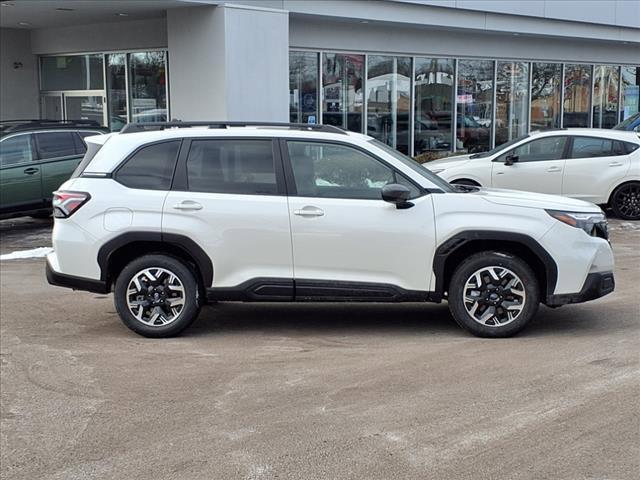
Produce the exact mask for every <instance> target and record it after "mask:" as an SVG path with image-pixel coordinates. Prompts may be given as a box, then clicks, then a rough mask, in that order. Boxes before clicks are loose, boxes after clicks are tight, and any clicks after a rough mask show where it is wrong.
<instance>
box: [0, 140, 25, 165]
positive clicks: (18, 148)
mask: <svg viewBox="0 0 640 480" xmlns="http://www.w3.org/2000/svg"><path fill="white" fill-rule="evenodd" d="M32 160H33V151H32V147H31V135H17V136H15V137H10V138H7V139H6V140H3V141H2V142H0V167H11V166H13V165H18V164H21V163H28V162H30V161H32Z"/></svg>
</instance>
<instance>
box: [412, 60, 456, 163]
mask: <svg viewBox="0 0 640 480" xmlns="http://www.w3.org/2000/svg"><path fill="white" fill-rule="evenodd" d="M453 79H454V60H452V59H447V58H420V57H418V58H416V77H415V83H414V84H415V121H414V133H413V145H414V155H415V157H416V159H417V160H419V161H421V162H426V161H429V160H434V159H436V158H440V157H443V156H446V155H447V154H448V152H449V151H451V135H452V133H451V132H452V128H451V118H452V117H453V104H452V102H453V81H454V80H453Z"/></svg>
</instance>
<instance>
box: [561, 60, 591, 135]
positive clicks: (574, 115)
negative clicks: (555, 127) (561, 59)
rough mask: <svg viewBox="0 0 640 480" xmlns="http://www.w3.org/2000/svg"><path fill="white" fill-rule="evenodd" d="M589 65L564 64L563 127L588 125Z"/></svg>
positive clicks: (589, 97)
mask: <svg viewBox="0 0 640 480" xmlns="http://www.w3.org/2000/svg"><path fill="white" fill-rule="evenodd" d="M590 101H591V66H590V65H565V69H564V117H563V120H562V126H563V127H588V126H589V108H590V106H589V104H590Z"/></svg>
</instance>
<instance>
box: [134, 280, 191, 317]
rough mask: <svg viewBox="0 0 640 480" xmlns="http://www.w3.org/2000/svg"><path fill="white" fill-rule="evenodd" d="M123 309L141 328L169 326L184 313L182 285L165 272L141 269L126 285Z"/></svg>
mask: <svg viewBox="0 0 640 480" xmlns="http://www.w3.org/2000/svg"><path fill="white" fill-rule="evenodd" d="M127 305H128V307H129V311H130V312H131V314H132V315H133V316H134V317H135V318H136V319H137V320H138V321H140V322H142V323H144V324H145V325H149V326H151V327H162V326H165V325H169V324H170V323H173V322H174V321H175V320H176V319H177V318H178V317H179V316H180V314H181V313H182V311H183V309H184V306H185V289H184V285H183V284H182V282H181V281H180V279H179V278H178V277H177V276H176V275H175V274H174V273H173V272H171V271H170V270H167V269H166V268H161V267H151V268H145V269H144V270H141V271H139V272H138V273H136V274H135V275H134V276H133V278H132V279H131V281H130V282H129V285H128V287H127Z"/></svg>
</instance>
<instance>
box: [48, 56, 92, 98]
mask: <svg viewBox="0 0 640 480" xmlns="http://www.w3.org/2000/svg"><path fill="white" fill-rule="evenodd" d="M40 79H41V80H40V81H41V90H48V91H51V90H99V89H102V88H104V78H103V76H102V55H64V56H58V57H41V58H40Z"/></svg>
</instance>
